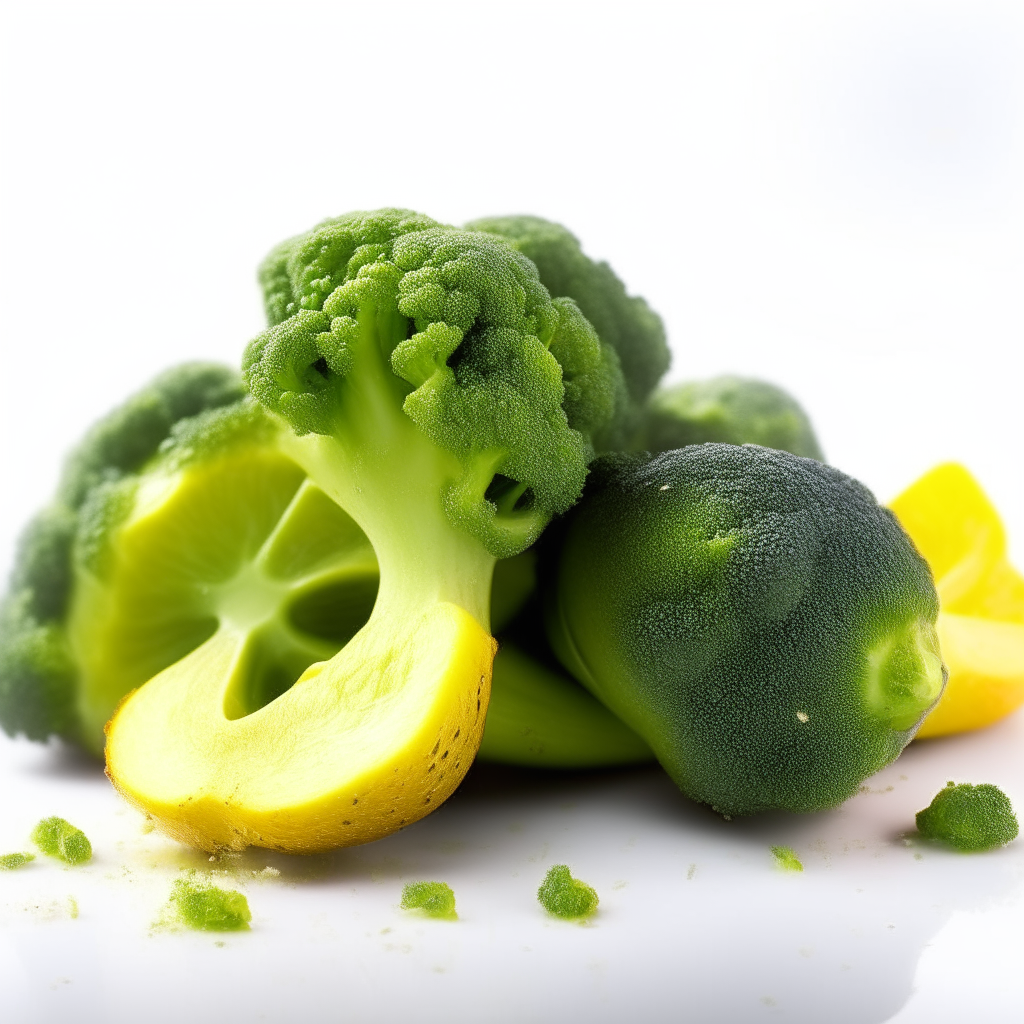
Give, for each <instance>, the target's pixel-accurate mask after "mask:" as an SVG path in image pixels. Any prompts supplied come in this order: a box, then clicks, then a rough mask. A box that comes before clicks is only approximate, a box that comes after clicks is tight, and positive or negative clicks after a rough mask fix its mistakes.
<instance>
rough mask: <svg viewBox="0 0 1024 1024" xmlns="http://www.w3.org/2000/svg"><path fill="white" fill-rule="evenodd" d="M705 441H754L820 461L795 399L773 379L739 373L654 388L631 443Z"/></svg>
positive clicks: (656, 447)
mask: <svg viewBox="0 0 1024 1024" xmlns="http://www.w3.org/2000/svg"><path fill="white" fill-rule="evenodd" d="M708 441H719V442H723V443H725V444H759V445H762V446H763V447H765V448H778V449H781V450H782V451H786V452H791V453H792V454H793V455H804V456H806V457H807V458H809V459H817V460H818V461H819V462H823V461H824V456H823V455H822V453H821V448H820V446H819V445H818V440H817V438H816V437H815V436H814V429H813V428H812V426H811V421H810V420H809V419H808V417H807V414H806V413H805V412H804V410H803V409H802V408H800V406H799V404H798V403H797V401H796V399H795V398H793V397H792V396H791V395H789V394H787V393H786V392H785V391H783V390H782V388H780V387H777V386H776V385H775V384H769V383H768V382H767V381H763V380H749V379H746V378H744V377H715V378H713V379H711V380H698V381H688V382H686V383H684V384H676V385H674V386H671V387H667V388H661V389H660V390H658V391H656V392H655V393H654V394H653V395H652V396H651V399H650V402H648V404H647V408H646V410H645V412H644V421H643V426H642V428H641V430H640V432H639V434H638V436H637V438H636V440H635V442H634V445H633V447H634V448H636V449H646V450H647V451H651V452H666V451H670V450H671V449H673V448H685V447H686V445H688V444H703V443H705V442H708Z"/></svg>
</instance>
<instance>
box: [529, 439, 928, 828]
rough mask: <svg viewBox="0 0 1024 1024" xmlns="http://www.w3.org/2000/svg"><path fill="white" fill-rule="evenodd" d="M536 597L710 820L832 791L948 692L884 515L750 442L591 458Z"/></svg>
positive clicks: (848, 785) (900, 543)
mask: <svg viewBox="0 0 1024 1024" xmlns="http://www.w3.org/2000/svg"><path fill="white" fill-rule="evenodd" d="M547 599H548V605H547V607H548V613H547V624H548V628H549V631H550V637H551V641H552V645H553V647H554V649H555V651H556V652H557V653H558V656H559V657H560V658H561V659H562V662H563V664H565V666H566V668H568V669H569V671H570V672H572V674H573V675H574V676H575V677H576V678H577V679H579V680H580V681H581V682H582V683H583V684H584V685H585V686H587V687H588V688H589V689H590V690H591V691H592V692H593V693H594V694H595V695H596V696H598V697H599V698H600V699H601V700H602V701H603V702H604V703H605V704H606V705H607V706H608V707H609V708H611V709H612V710H613V711H614V712H616V714H618V715H619V716H620V717H621V718H622V719H623V720H624V721H625V722H626V723H627V724H628V725H630V726H631V727H632V728H633V729H635V730H636V731H637V732H638V733H639V734H640V735H641V736H642V737H643V738H644V739H645V740H647V742H648V743H650V745H651V747H652V748H653V750H654V752H655V754H656V755H657V757H658V759H659V761H660V762H661V764H662V765H663V766H664V767H665V768H666V770H667V771H668V772H669V774H670V775H671V776H672V777H673V779H674V780H675V781H676V783H677V784H678V785H679V786H680V788H681V789H682V790H683V791H684V792H685V793H686V794H688V795H689V796H691V797H693V798H694V799H696V800H699V801H703V802H705V803H708V804H710V805H711V806H712V807H714V808H715V809H717V810H718V811H720V812H721V813H723V814H730V815H732V814H750V813H753V812H755V811H759V810H767V809H771V808H780V809H788V810H793V811H811V810H817V809H820V808H825V807H832V806H834V805H836V804H838V803H839V802H841V801H842V800H844V799H846V798H847V797H848V796H849V795H851V794H852V793H854V792H855V791H856V789H857V787H858V786H859V785H860V782H861V780H862V779H864V778H865V777H866V776H867V775H869V774H871V773H873V772H875V771H877V770H878V769H880V768H881V767H882V766H883V765H885V764H887V763H888V762H889V761H891V760H892V759H893V758H895V757H896V756H897V754H899V752H900V751H901V750H902V749H903V747H904V745H905V744H906V743H908V742H909V740H910V739H911V738H912V736H913V735H914V731H915V729H916V728H917V726H918V724H919V723H920V721H921V719H922V718H923V716H924V715H925V713H926V712H927V711H928V710H929V709H930V708H931V707H932V706H933V705H934V704H935V702H936V701H937V700H938V698H939V696H940V694H941V692H942V687H943V685H944V671H943V666H942V661H941V658H940V655H939V651H938V640H937V636H936V632H935V620H936V616H937V613H938V599H937V597H936V593H935V587H934V585H933V583H932V579H931V575H930V573H929V570H928V566H927V565H926V563H925V562H924V560H923V559H922V558H921V556H920V555H919V554H918V553H917V551H916V550H915V548H914V546H913V544H912V543H911V542H910V540H909V539H908V538H907V536H906V534H904V532H903V530H902V529H901V528H900V526H899V523H898V522H897V520H896V518H895V516H893V514H892V513H891V512H889V511H888V510H887V509H884V508H881V507H879V506H878V505H877V504H876V502H875V500H874V498H873V497H872V495H871V494H870V492H869V491H868V490H867V488H865V487H864V486H863V485H861V484H859V483H857V482H856V481H854V480H852V479H850V478H849V477H847V476H845V475H844V474H842V473H840V472H839V471H838V470H835V469H832V468H831V467H828V466H825V465H823V464H822V463H820V462H817V461H815V460H812V459H806V458H798V457H796V456H793V455H790V454H788V453H786V452H780V451H774V450H771V449H768V448H761V447H757V446H755V445H743V446H741V447H736V446H732V445H725V444H704V445H694V446H691V447H689V448H684V449H681V450H679V451H674V452H667V453H664V454H661V455H657V456H654V457H650V456H618V457H607V458H605V459H602V460H600V461H599V462H598V463H597V464H596V466H595V469H594V471H593V472H592V474H591V479H590V481H589V482H588V485H587V491H586V494H585V496H584V498H583V500H582V501H581V502H580V503H579V504H578V505H577V506H576V507H575V508H574V509H573V510H572V512H571V513H570V514H569V515H568V516H567V517H566V521H565V527H564V537H563V540H562V545H561V550H560V553H559V557H558V565H557V570H556V572H555V573H554V578H553V580H552V583H551V587H550V590H549V593H548V595H547Z"/></svg>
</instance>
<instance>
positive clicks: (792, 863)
mask: <svg viewBox="0 0 1024 1024" xmlns="http://www.w3.org/2000/svg"><path fill="white" fill-rule="evenodd" d="M772 856H773V857H774V858H775V866H776V867H777V868H781V869H782V870H783V871H803V869H804V866H803V864H801V863H800V858H799V857H798V856H797V855H796V854H795V853H794V852H793V851H792V849H790V847H788V846H773V847H772Z"/></svg>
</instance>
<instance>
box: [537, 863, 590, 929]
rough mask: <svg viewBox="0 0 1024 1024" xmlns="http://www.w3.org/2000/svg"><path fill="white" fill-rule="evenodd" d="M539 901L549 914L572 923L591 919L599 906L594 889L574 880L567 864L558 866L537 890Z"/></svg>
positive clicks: (546, 876) (545, 877)
mask: <svg viewBox="0 0 1024 1024" xmlns="http://www.w3.org/2000/svg"><path fill="white" fill-rule="evenodd" d="M537 900H538V902H539V903H540V905H541V906H542V907H543V908H544V909H545V910H546V911H547V912H548V913H549V914H552V915H554V916H555V917H564V918H566V919H567V920H570V921H573V920H576V921H578V920H581V919H583V918H586V917H590V916H591V915H592V914H594V913H595V912H596V911H597V904H598V898H597V893H596V892H595V891H594V889H593V888H592V887H591V886H589V885H587V883H586V882H581V881H580V880H579V879H578V878H573V876H572V872H571V871H570V870H569V866H568V865H567V864H556V865H555V866H554V867H553V868H551V870H550V871H548V873H547V874H546V875H545V876H544V881H543V882H541V885H540V888H539V889H538V890H537Z"/></svg>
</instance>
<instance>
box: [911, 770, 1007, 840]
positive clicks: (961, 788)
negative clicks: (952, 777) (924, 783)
mask: <svg viewBox="0 0 1024 1024" xmlns="http://www.w3.org/2000/svg"><path fill="white" fill-rule="evenodd" d="M917 828H918V831H919V832H920V833H921V835H923V836H926V837H927V838H928V839H935V840H937V841H938V842H940V843H945V844H946V845H947V846H952V847H953V849H954V850H959V851H960V852H961V853H980V852H981V851H983V850H994V849H995V848H996V847H997V846H1005V845H1006V844H1007V843H1009V842H1012V841H1013V840H1014V839H1016V838H1017V832H1018V826H1017V818H1016V816H1015V815H1014V813H1013V807H1012V805H1011V804H1010V800H1009V798H1008V797H1007V795H1006V794H1005V793H1004V792H1003V791H1002V790H1001V789H999V787H998V786H993V785H990V784H988V783H983V784H982V785H980V786H972V785H971V784H970V783H969V782H962V783H960V784H959V785H955V784H954V783H953V782H948V783H947V784H946V786H945V788H944V789H940V790H939V792H938V793H936V794H935V799H934V800H932V802H931V803H930V804H929V805H928V806H927V807H926V808H925V809H924V810H923V811H918V812H917Z"/></svg>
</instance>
